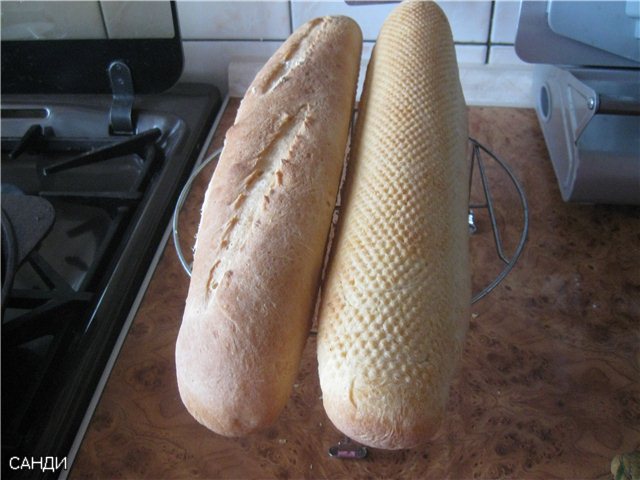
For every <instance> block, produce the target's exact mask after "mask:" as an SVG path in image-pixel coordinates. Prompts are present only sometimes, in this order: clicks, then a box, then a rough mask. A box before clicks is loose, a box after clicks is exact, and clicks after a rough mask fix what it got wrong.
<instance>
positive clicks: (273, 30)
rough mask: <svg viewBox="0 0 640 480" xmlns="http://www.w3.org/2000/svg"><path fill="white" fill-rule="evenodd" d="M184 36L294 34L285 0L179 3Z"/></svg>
mask: <svg viewBox="0 0 640 480" xmlns="http://www.w3.org/2000/svg"><path fill="white" fill-rule="evenodd" d="M177 7H178V17H179V19H180V32H181V34H182V38H184V39H186V40H193V39H243V40H269V39H275V40H283V39H285V38H287V37H288V36H289V35H290V34H291V25H290V17H289V3H288V2H286V1H267V2H265V1H258V2H246V1H226V2H211V1H209V2H193V1H184V0H181V1H179V2H178V3H177Z"/></svg>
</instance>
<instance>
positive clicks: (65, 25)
mask: <svg viewBox="0 0 640 480" xmlns="http://www.w3.org/2000/svg"><path fill="white" fill-rule="evenodd" d="M0 12H2V14H1V15H0V17H1V18H2V28H1V31H2V40H37V39H47V40H58V39H70V38H87V39H91V38H93V39H95V38H106V32H105V29H104V25H103V23H102V16H101V14H100V4H99V2H7V1H4V2H0Z"/></svg>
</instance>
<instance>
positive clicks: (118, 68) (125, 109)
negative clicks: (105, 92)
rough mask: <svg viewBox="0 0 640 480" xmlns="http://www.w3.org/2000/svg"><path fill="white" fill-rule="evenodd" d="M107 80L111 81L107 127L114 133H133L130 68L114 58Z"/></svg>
mask: <svg viewBox="0 0 640 480" xmlns="http://www.w3.org/2000/svg"><path fill="white" fill-rule="evenodd" d="M108 73H109V82H110V83H111V93H112V95H113V99H112V101H111V112H110V113H109V128H110V130H111V133H112V134H114V135H133V134H134V133H135V128H134V125H133V118H132V111H133V95H134V93H133V80H132V78H131V70H130V69H129V67H128V66H127V64H126V63H124V62H123V61H121V60H114V61H113V62H111V64H110V65H109V69H108Z"/></svg>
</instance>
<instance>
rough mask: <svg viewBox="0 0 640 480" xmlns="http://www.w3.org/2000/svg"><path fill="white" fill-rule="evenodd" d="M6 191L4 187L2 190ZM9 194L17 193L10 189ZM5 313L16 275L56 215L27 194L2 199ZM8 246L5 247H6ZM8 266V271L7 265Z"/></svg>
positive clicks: (46, 204) (45, 205)
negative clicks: (7, 298)
mask: <svg viewBox="0 0 640 480" xmlns="http://www.w3.org/2000/svg"><path fill="white" fill-rule="evenodd" d="M4 189H7V188H6V187H4V186H3V190H4ZM8 190H14V191H15V190H18V189H17V188H16V187H13V188H11V187H9V188H8ZM1 201H2V261H3V267H2V311H3V312H4V307H5V306H6V297H7V295H8V293H9V292H10V291H11V287H12V285H13V279H14V277H15V273H16V271H17V270H18V268H19V267H20V265H21V264H22V262H23V261H24V259H25V258H27V256H28V255H29V254H30V253H31V251H32V250H33V249H34V248H36V246H37V245H38V243H39V242H40V241H41V240H42V239H43V238H44V236H45V235H46V234H47V233H48V232H49V230H50V229H51V226H52V225H53V221H54V218H55V211H54V209H53V206H52V205H51V203H49V202H48V201H47V200H45V199H43V198H39V197H35V196H28V195H24V194H13V195H5V194H3V195H2V199H1ZM5 242H6V245H5ZM5 261H6V262H7V265H6V267H5V265H4V262H5Z"/></svg>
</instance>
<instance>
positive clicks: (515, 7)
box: [491, 0, 520, 43]
mask: <svg viewBox="0 0 640 480" xmlns="http://www.w3.org/2000/svg"><path fill="white" fill-rule="evenodd" d="M519 14H520V2H519V1H513V0H497V1H496V3H495V7H494V10H493V28H492V30H491V41H492V42H497V43H513V42H514V41H515V39H516V30H517V28H516V27H517V26H518V17H519Z"/></svg>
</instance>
